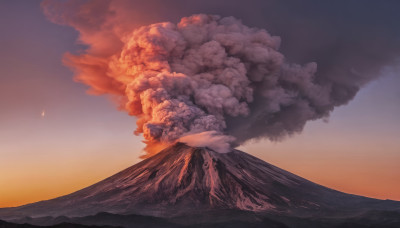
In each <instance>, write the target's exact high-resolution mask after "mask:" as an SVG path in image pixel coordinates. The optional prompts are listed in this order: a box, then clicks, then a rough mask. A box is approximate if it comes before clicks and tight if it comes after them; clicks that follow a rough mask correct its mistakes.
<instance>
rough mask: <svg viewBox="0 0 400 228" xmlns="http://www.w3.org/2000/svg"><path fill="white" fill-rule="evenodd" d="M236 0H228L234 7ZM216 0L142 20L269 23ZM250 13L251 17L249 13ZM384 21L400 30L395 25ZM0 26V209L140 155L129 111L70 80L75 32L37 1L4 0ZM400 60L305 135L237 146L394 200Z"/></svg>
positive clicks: (73, 185) (101, 174) (77, 183)
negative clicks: (68, 60) (211, 16)
mask: <svg viewBox="0 0 400 228" xmlns="http://www.w3.org/2000/svg"><path fill="white" fill-rule="evenodd" d="M237 2H240V1H233V3H234V4H236V5H240V3H237ZM219 3H220V4H217V3H216V5H213V6H211V5H210V4H206V3H205V4H204V5H197V4H198V3H196V5H194V6H191V7H192V8H190V7H187V8H188V9H185V10H186V11H185V12H183V13H181V14H182V15H181V14H175V13H176V10H177V9H175V11H173V13H174V15H173V16H171V15H169V14H168V9H162V10H160V11H159V12H160V13H158V14H157V13H155V14H157V15H156V16H154V17H151V18H150V19H148V18H146V19H143V21H145V22H146V23H147V22H149V21H150V22H153V21H154V20H155V19H154V18H160V19H159V20H173V19H177V18H180V17H182V16H187V15H190V14H191V13H195V12H197V11H200V12H204V13H220V14H223V15H233V16H236V17H238V18H242V19H243V20H244V21H245V22H248V24H250V25H256V26H258V27H263V26H266V27H268V21H267V22H265V23H261V22H257V21H258V20H261V19H258V18H262V16H263V15H262V12H248V11H246V10H242V11H240V10H238V9H237V8H235V7H232V9H225V11H223V12H219V10H218V9H219V8H218V7H220V6H221V4H222V3H221V2H219ZM242 3H243V2H242ZM397 6H398V7H399V8H400V5H397ZM399 8H397V9H399ZM308 10H310V9H308ZM384 10H385V9H384ZM156 12H158V11H156ZM307 12H308V11H307V10H305V11H304V12H303V11H301V12H300V13H299V15H298V18H302V19H303V21H305V20H306V19H307V17H308V16H306V15H307ZM171 13H172V11H171ZM251 13H253V18H251V17H250V16H247V15H249V14H251ZM330 13H332V12H330ZM332 15H333V14H332ZM275 16H276V15H275ZM340 16H341V15H340V14H337V17H340ZM342 16H343V15H342ZM148 17H150V16H148ZM271 17H274V15H272V16H271ZM293 17H294V19H296V18H297V16H296V17H295V16H293ZM332 17H333V18H334V17H336V16H332ZM274 18H275V20H280V18H279V17H274ZM285 18H286V19H287V18H288V17H283V18H282V20H286V19H285ZM305 18H306V19H305ZM140 23H142V22H141V21H139V22H138V24H140ZM335 23H336V22H335ZM337 23H340V20H339V21H338V22H337ZM278 24H279V23H278ZM287 24H288V23H287ZM281 25H282V26H284V25H285V23H283V22H282V23H281ZM274 26H275V27H274ZM321 26H323V25H321ZM387 26H390V25H387ZM385 29H387V30H390V29H393V30H396V34H397V32H398V27H393V28H391V27H388V28H385ZM268 30H272V33H273V34H274V35H282V42H283V43H285V37H286V38H287V40H288V41H289V40H290V38H291V34H290V33H287V32H285V30H284V29H280V27H279V26H277V24H276V23H275V24H274V25H271V26H270V27H268ZM0 31H1V35H0V207H7V206H17V205H22V204H25V203H30V202H36V201H39V200H45V199H50V198H54V197H57V196H61V195H64V194H67V193H71V192H73V191H76V190H79V189H81V188H82V187H86V186H88V185H91V184H93V183H95V182H97V181H99V180H102V179H104V178H106V177H107V176H110V175H112V174H114V173H115V172H118V171H120V170H122V169H124V168H126V167H128V166H130V165H133V164H134V163H136V162H138V161H140V159H139V158H138V156H139V155H140V154H141V149H142V148H143V146H144V144H143V143H142V142H141V140H142V138H141V137H138V136H134V135H133V131H134V129H135V119H134V118H133V117H130V116H128V115H127V114H126V113H124V112H120V111H118V110H117V109H116V108H115V105H114V104H113V103H112V101H111V100H110V99H108V98H107V97H105V96H90V95H87V94H86V90H87V87H86V86H84V85H82V84H79V83H76V82H74V81H73V73H72V72H71V71H70V70H69V69H68V68H66V67H65V66H63V64H62V56H63V54H64V53H65V52H77V51H79V50H81V49H82V48H84V47H83V46H82V45H80V44H78V43H77V42H76V39H77V37H78V33H77V32H76V31H74V30H73V29H72V28H70V27H65V26H60V25H56V24H53V23H51V22H49V21H48V20H47V19H46V18H45V16H44V15H43V13H42V11H41V8H40V1H39V0H32V1H19V0H8V1H7V0H6V1H1V3H0ZM280 31H281V32H282V34H280V33H279V32H280ZM285 34H286V35H285ZM299 40H300V41H301V37H299ZM305 46H307V45H305ZM291 47H293V48H291ZM282 49H283V51H285V50H286V52H295V51H294V50H296V46H294V45H291V43H290V42H289V43H288V44H287V45H286V46H285V45H283V47H282ZM297 49H298V50H300V48H298V47H297ZM301 53H303V52H301ZM303 55H305V54H298V52H297V54H292V55H291V56H292V58H293V59H296V58H300V56H303ZM311 60H312V61H317V60H314V59H311ZM398 68H399V66H396V65H393V64H392V65H388V67H387V69H386V70H385V71H383V72H381V73H380V74H381V75H382V76H381V77H380V78H379V79H378V80H375V81H374V82H372V83H370V84H368V85H367V86H366V87H365V88H363V89H362V90H361V91H360V92H359V93H358V94H357V96H356V98H355V99H354V100H352V101H351V102H350V103H349V104H348V105H346V106H342V107H339V108H336V109H335V110H334V111H333V113H332V115H331V117H330V118H329V120H328V121H323V120H318V121H313V122H309V123H308V124H307V125H306V128H305V129H304V131H303V133H302V134H299V135H296V136H294V137H292V138H289V139H286V140H284V141H282V142H269V141H267V140H260V141H257V142H255V141H254V142H249V143H247V144H245V145H243V146H241V147H240V148H239V149H242V150H244V151H245V152H248V153H250V154H253V155H255V156H257V157H259V158H261V159H263V160H265V161H267V162H270V163H272V164H274V165H276V166H279V167H281V168H283V169H286V170H288V171H290V172H293V173H295V174H297V175H300V176H302V177H305V178H307V179H309V180H311V181H314V182H316V183H319V184H322V185H325V186H327V187H331V188H335V189H337V190H340V191H344V192H348V193H353V194H360V195H364V196H369V197H376V198H381V199H394V200H400V140H399V139H400V121H398V117H399V116H400V77H399V74H398V72H399V71H398ZM43 110H45V116H44V117H42V116H41V113H42V111H43Z"/></svg>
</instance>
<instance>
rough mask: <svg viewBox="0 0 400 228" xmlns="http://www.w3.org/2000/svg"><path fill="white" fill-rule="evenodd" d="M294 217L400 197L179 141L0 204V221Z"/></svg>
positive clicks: (355, 209) (381, 206) (362, 208)
mask: <svg viewBox="0 0 400 228" xmlns="http://www.w3.org/2000/svg"><path fill="white" fill-rule="evenodd" d="M229 210H231V211H243V212H253V213H257V214H277V215H285V216H297V217H299V216H300V217H307V216H313V217H316V216H317V217H324V216H325V217H326V216H350V215H358V214H360V213H364V212H367V211H371V210H392V211H399V210H400V202H396V201H390V200H377V199H371V198H366V197H362V196H356V195H351V194H346V193H342V192H339V191H335V190H333V189H329V188H326V187H323V186H321V185H318V184H315V183H313V182H310V181H308V180H306V179H304V178H301V177H299V176H296V175H294V174H292V173H289V172H287V171H285V170H282V169H280V168H278V167H275V166H273V165H271V164H268V163H267V162H265V161H262V160H260V159H258V158H256V157H253V156H251V155H249V154H247V153H244V152H242V151H239V150H232V151H231V152H229V153H218V152H215V151H213V150H211V149H209V148H206V147H204V148H194V147H190V146H187V145H186V144H183V143H177V144H175V145H173V146H171V147H168V148H166V149H164V150H163V151H161V152H160V153H158V154H156V155H154V156H152V157H150V158H148V159H146V160H143V161H141V162H139V163H137V164H136V165H133V166H131V167H129V168H127V169H125V170H123V171H121V172H119V173H117V174H115V175H113V176H111V177H109V178H107V179H105V180H103V181H100V182H98V183H96V184H94V185H92V186H89V187H87V188H84V189H82V190H79V191H77V192H74V193H72V194H69V195H66V196H62V197H59V198H55V199H52V200H46V201H41V202H37V203H33V204H28V205H24V206H20V207H14V208H3V209H0V218H1V219H7V220H10V219H17V218H22V217H25V216H30V217H33V218H34V217H43V216H53V217H56V216H68V217H74V216H90V215H95V214H97V213H100V212H107V213H112V214H119V215H130V214H137V215H147V216H155V217H163V218H171V217H177V216H188V215H193V214H199V213H212V212H216V211H217V212H218V211H229Z"/></svg>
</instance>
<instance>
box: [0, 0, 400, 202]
mask: <svg viewBox="0 0 400 228" xmlns="http://www.w3.org/2000/svg"><path fill="white" fill-rule="evenodd" d="M64 2H65V4H64ZM78 2H79V1H61V2H57V1H52V0H45V1H39V0H32V1H4V2H1V3H0V6H1V7H0V18H1V20H0V29H1V31H2V33H1V34H2V35H1V37H0V45H1V47H2V51H1V52H0V105H1V107H0V186H1V187H0V207H14V206H20V205H24V204H27V203H33V202H37V201H41V200H47V199H52V198H56V197H59V196H62V195H66V194H69V193H72V192H75V191H77V190H80V189H82V188H84V187H87V186H90V185H92V184H94V183H96V182H98V181H100V180H103V179H105V178H107V177H109V176H111V175H113V174H115V173H117V172H119V171H121V170H123V169H125V168H127V167H130V166H132V165H134V164H135V163H138V162H139V161H142V160H143V159H144V158H147V157H150V156H152V155H154V154H156V153H158V152H159V151H160V150H162V149H164V148H166V147H167V146H170V145H172V144H174V143H176V142H185V143H187V144H188V145H193V146H198V147H209V148H212V149H213V150H215V151H218V152H222V153H225V152H228V151H230V150H231V147H234V148H236V149H239V150H242V151H244V152H246V153H249V154H251V155H253V156H256V157H258V158H260V159H262V160H264V161H267V162H269V163H271V164H273V165H275V166H278V167H280V168H282V169H285V170H287V171H289V172H292V173H294V174H296V175H299V176H301V177H303V178H306V179H308V180H310V181H312V182H315V183H317V184H320V185H323V186H326V187H329V188H332V189H335V190H339V191H343V192H346V193H351V194H357V195H362V196H367V197H372V198H378V199H391V200H398V201H400V181H399V180H400V140H399V136H400V121H398V117H399V116H400V103H399V100H400V89H399V88H400V77H399V75H400V74H399V69H400V68H399V65H398V59H399V54H400V47H399V46H400V45H398V44H400V41H399V40H397V38H398V37H400V35H399V34H398V33H395V32H393V33H392V32H391V31H393V30H394V29H398V28H397V24H391V23H389V22H392V21H394V19H393V18H391V16H390V15H392V14H390V15H389V13H387V15H386V12H387V11H388V9H386V7H385V6H382V9H381V11H379V9H377V12H375V13H372V14H373V16H370V15H369V14H370V13H371V12H369V11H365V12H364V11H362V10H361V11H360V12H358V13H355V15H354V14H353V11H349V12H347V11H343V12H342V11H341V12H342V13H343V18H338V16H337V15H336V14H335V13H332V12H336V11H332V12H331V11H329V10H330V9H331V8H332V9H335V10H339V9H341V7H340V5H335V4H334V3H332V4H333V6H332V7H331V8H329V7H326V8H325V6H322V5H321V6H320V5H318V6H315V7H316V8H318V7H320V8H321V9H320V10H316V11H315V12H316V13H315V15H314V14H310V11H309V10H310V9H309V8H307V7H306V6H303V7H300V6H297V5H295V6H293V7H286V6H285V4H284V3H278V2H277V1H268V4H267V3H263V2H262V1H257V4H259V7H257V6H256V5H257V4H255V5H254V6H253V5H252V6H250V5H249V6H248V5H247V4H246V6H245V7H244V8H243V5H242V3H243V2H241V3H239V2H240V1H236V0H235V1H232V3H230V4H229V5H225V4H222V3H218V2H214V1H205V2H204V3H199V2H196V3H195V2H192V3H182V4H181V3H180V5H179V6H178V4H177V2H175V3H174V4H170V3H166V2H165V1H159V0H157V1H156V0H151V1H146V2H141V4H138V3H137V2H136V1H132V2H130V1H110V3H108V1H100V2H101V4H100V3H98V2H96V1H87V3H85V4H83V5H82V4H81V3H78ZM67 3H68V4H67ZM279 4H283V5H279ZM349 7H350V6H349ZM351 7H353V6H351ZM354 7H355V6H354ZM323 10H325V11H326V12H328V11H329V13H326V14H325V13H321V12H325V11H323ZM390 12H391V11H390ZM191 15H192V16H191ZM211 15H219V16H211ZM385 15H386V16H385ZM231 16H233V17H231ZM353 16H354V18H353ZM374 17H375V18H378V19H376V21H375V20H373V18H374ZM393 17H395V16H393ZM396 17H397V16H396ZM345 20H349V21H350V22H349V23H347V21H345ZM293 21H296V23H297V22H298V23H299V24H301V26H299V25H296V24H294V22H293ZM319 22H321V24H327V25H329V26H321V24H320V23H319ZM322 22H323V23H322ZM366 25H368V26H366ZM196 26H197V27H196ZM213 26H214V27H213ZM218 26H219V27H218ZM347 26H348V27H347ZM351 26H354V28H357V29H353V27H351ZM300 27H301V28H300ZM329 27H331V28H329ZM194 28H195V29H194ZM333 30H335V31H334V32H333ZM198 31H204V34H207V35H209V36H210V37H211V38H210V37H206V36H204V37H203V38H202V37H201V36H200V34H199V32H198ZM396 31H397V30H396ZM346 33H348V34H346ZM210 34H211V35H210ZM232 34H234V35H232ZM366 34H368V36H367V35H366ZM377 34H381V35H377ZM388 34H389V35H388ZM360 37H363V38H365V40H362V41H361V39H360ZM378 38H379V39H378ZM354 40H356V41H357V42H355V41H354ZM377 40H378V41H377ZM375 41H376V42H375ZM398 41H399V42H398ZM196 42H197V43H196ZM354 43H357V44H354ZM366 46H368V48H366ZM199 53H200V54H199ZM210 56H211V57H210ZM360 56H361V57H360ZM358 57H359V58H360V59H358ZM246 67H247V68H246ZM340 67H343V68H340ZM266 74H268V77H264V76H260V75H266ZM337 75H339V76H337ZM348 75H353V76H354V77H353V78H349V77H347V76H348ZM221 78H223V79H221ZM303 127H304V128H303Z"/></svg>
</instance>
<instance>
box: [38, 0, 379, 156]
mask: <svg viewBox="0 0 400 228" xmlns="http://www.w3.org/2000/svg"><path fill="white" fill-rule="evenodd" d="M114 3H115V2H114ZM60 4H61V3H57V4H55V3H54V2H52V1H44V3H43V8H44V11H45V13H46V15H47V16H48V17H49V18H50V19H51V20H53V21H54V22H56V23H62V24H68V25H71V26H73V27H74V28H76V29H77V30H78V31H80V34H81V35H80V40H81V41H82V42H83V43H85V44H88V45H89V48H88V50H87V51H86V52H84V53H82V54H80V55H72V54H67V55H66V58H65V62H66V64H67V65H69V66H71V67H72V69H74V70H75V71H76V79H77V80H78V81H80V82H83V83H85V84H87V85H89V86H90V88H91V93H94V94H110V95H113V96H115V97H116V98H117V99H115V100H118V103H119V106H120V108H121V109H124V110H126V111H128V112H129V114H130V115H132V116H136V117H137V129H136V131H135V133H136V134H143V136H144V138H145V142H146V143H147V145H148V146H147V148H146V151H147V152H148V153H149V154H152V153H154V152H157V151H158V150H159V148H160V147H162V146H164V145H168V144H170V143H173V142H175V141H177V140H178V141H182V142H187V143H189V144H191V145H195V144H196V145H199V146H207V145H209V146H210V147H212V146H213V147H214V148H216V150H221V151H226V150H227V149H226V148H227V147H226V145H229V144H233V145H238V144H240V143H243V142H245V141H247V140H250V139H255V138H263V137H266V138H269V139H272V140H279V139H281V138H283V137H285V136H288V135H292V134H294V133H298V132H301V130H302V129H303V127H304V125H305V123H306V122H307V121H309V120H315V119H319V118H324V117H327V116H328V115H329V113H330V111H332V110H333V108H334V107H335V106H338V105H342V104H346V103H347V102H348V101H349V100H351V99H352V98H353V97H354V96H355V94H356V93H357V91H358V90H359V88H360V87H361V86H362V85H364V84H365V83H367V82H368V81H370V80H371V79H372V78H373V77H365V76H364V75H362V74H361V73H359V72H358V71H357V70H356V69H351V70H350V71H349V72H340V71H339V72H331V71H329V72H322V74H316V72H317V64H316V63H314V62H311V63H307V64H303V65H300V64H292V63H289V62H288V61H287V60H286V58H285V56H284V55H283V54H282V53H280V52H279V46H280V42H281V40H280V38H279V37H277V36H272V35H270V34H269V33H268V32H267V31H266V30H264V29H258V28H252V27H248V26H246V25H243V24H242V22H241V21H240V20H238V19H235V18H233V17H220V16H216V15H205V14H197V15H193V16H190V17H184V18H182V19H181V20H180V22H179V23H177V24H174V23H171V22H164V23H155V24H150V25H147V26H143V27H139V28H138V27H137V26H136V25H135V23H131V22H127V21H126V20H123V18H124V17H125V16H124V14H123V13H118V12H121V8H120V7H118V4H117V3H115V4H111V2H110V1H89V2H87V3H85V4H84V5H80V4H78V3H77V2H75V1H69V2H68V1H67V2H65V3H62V4H64V5H62V4H61V5H60ZM66 6H67V7H68V8H69V9H75V8H76V9H75V10H70V11H65V13H63V14H60V13H59V11H60V8H63V7H66ZM69 13H71V15H69ZM72 14H73V15H72ZM116 22H121V23H116ZM335 73H337V74H338V76H335ZM343 75H346V77H345V76H343ZM211 136H212V137H214V138H215V140H211V139H210V138H211ZM195 138H197V139H198V140H200V139H204V140H201V141H198V142H197V143H195V142H194V140H193V139H195ZM221 140H222V141H224V143H222V144H221V146H220V147H215V145H216V142H221ZM206 142H209V143H208V144H207V143H206ZM228 143H229V144H228Z"/></svg>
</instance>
